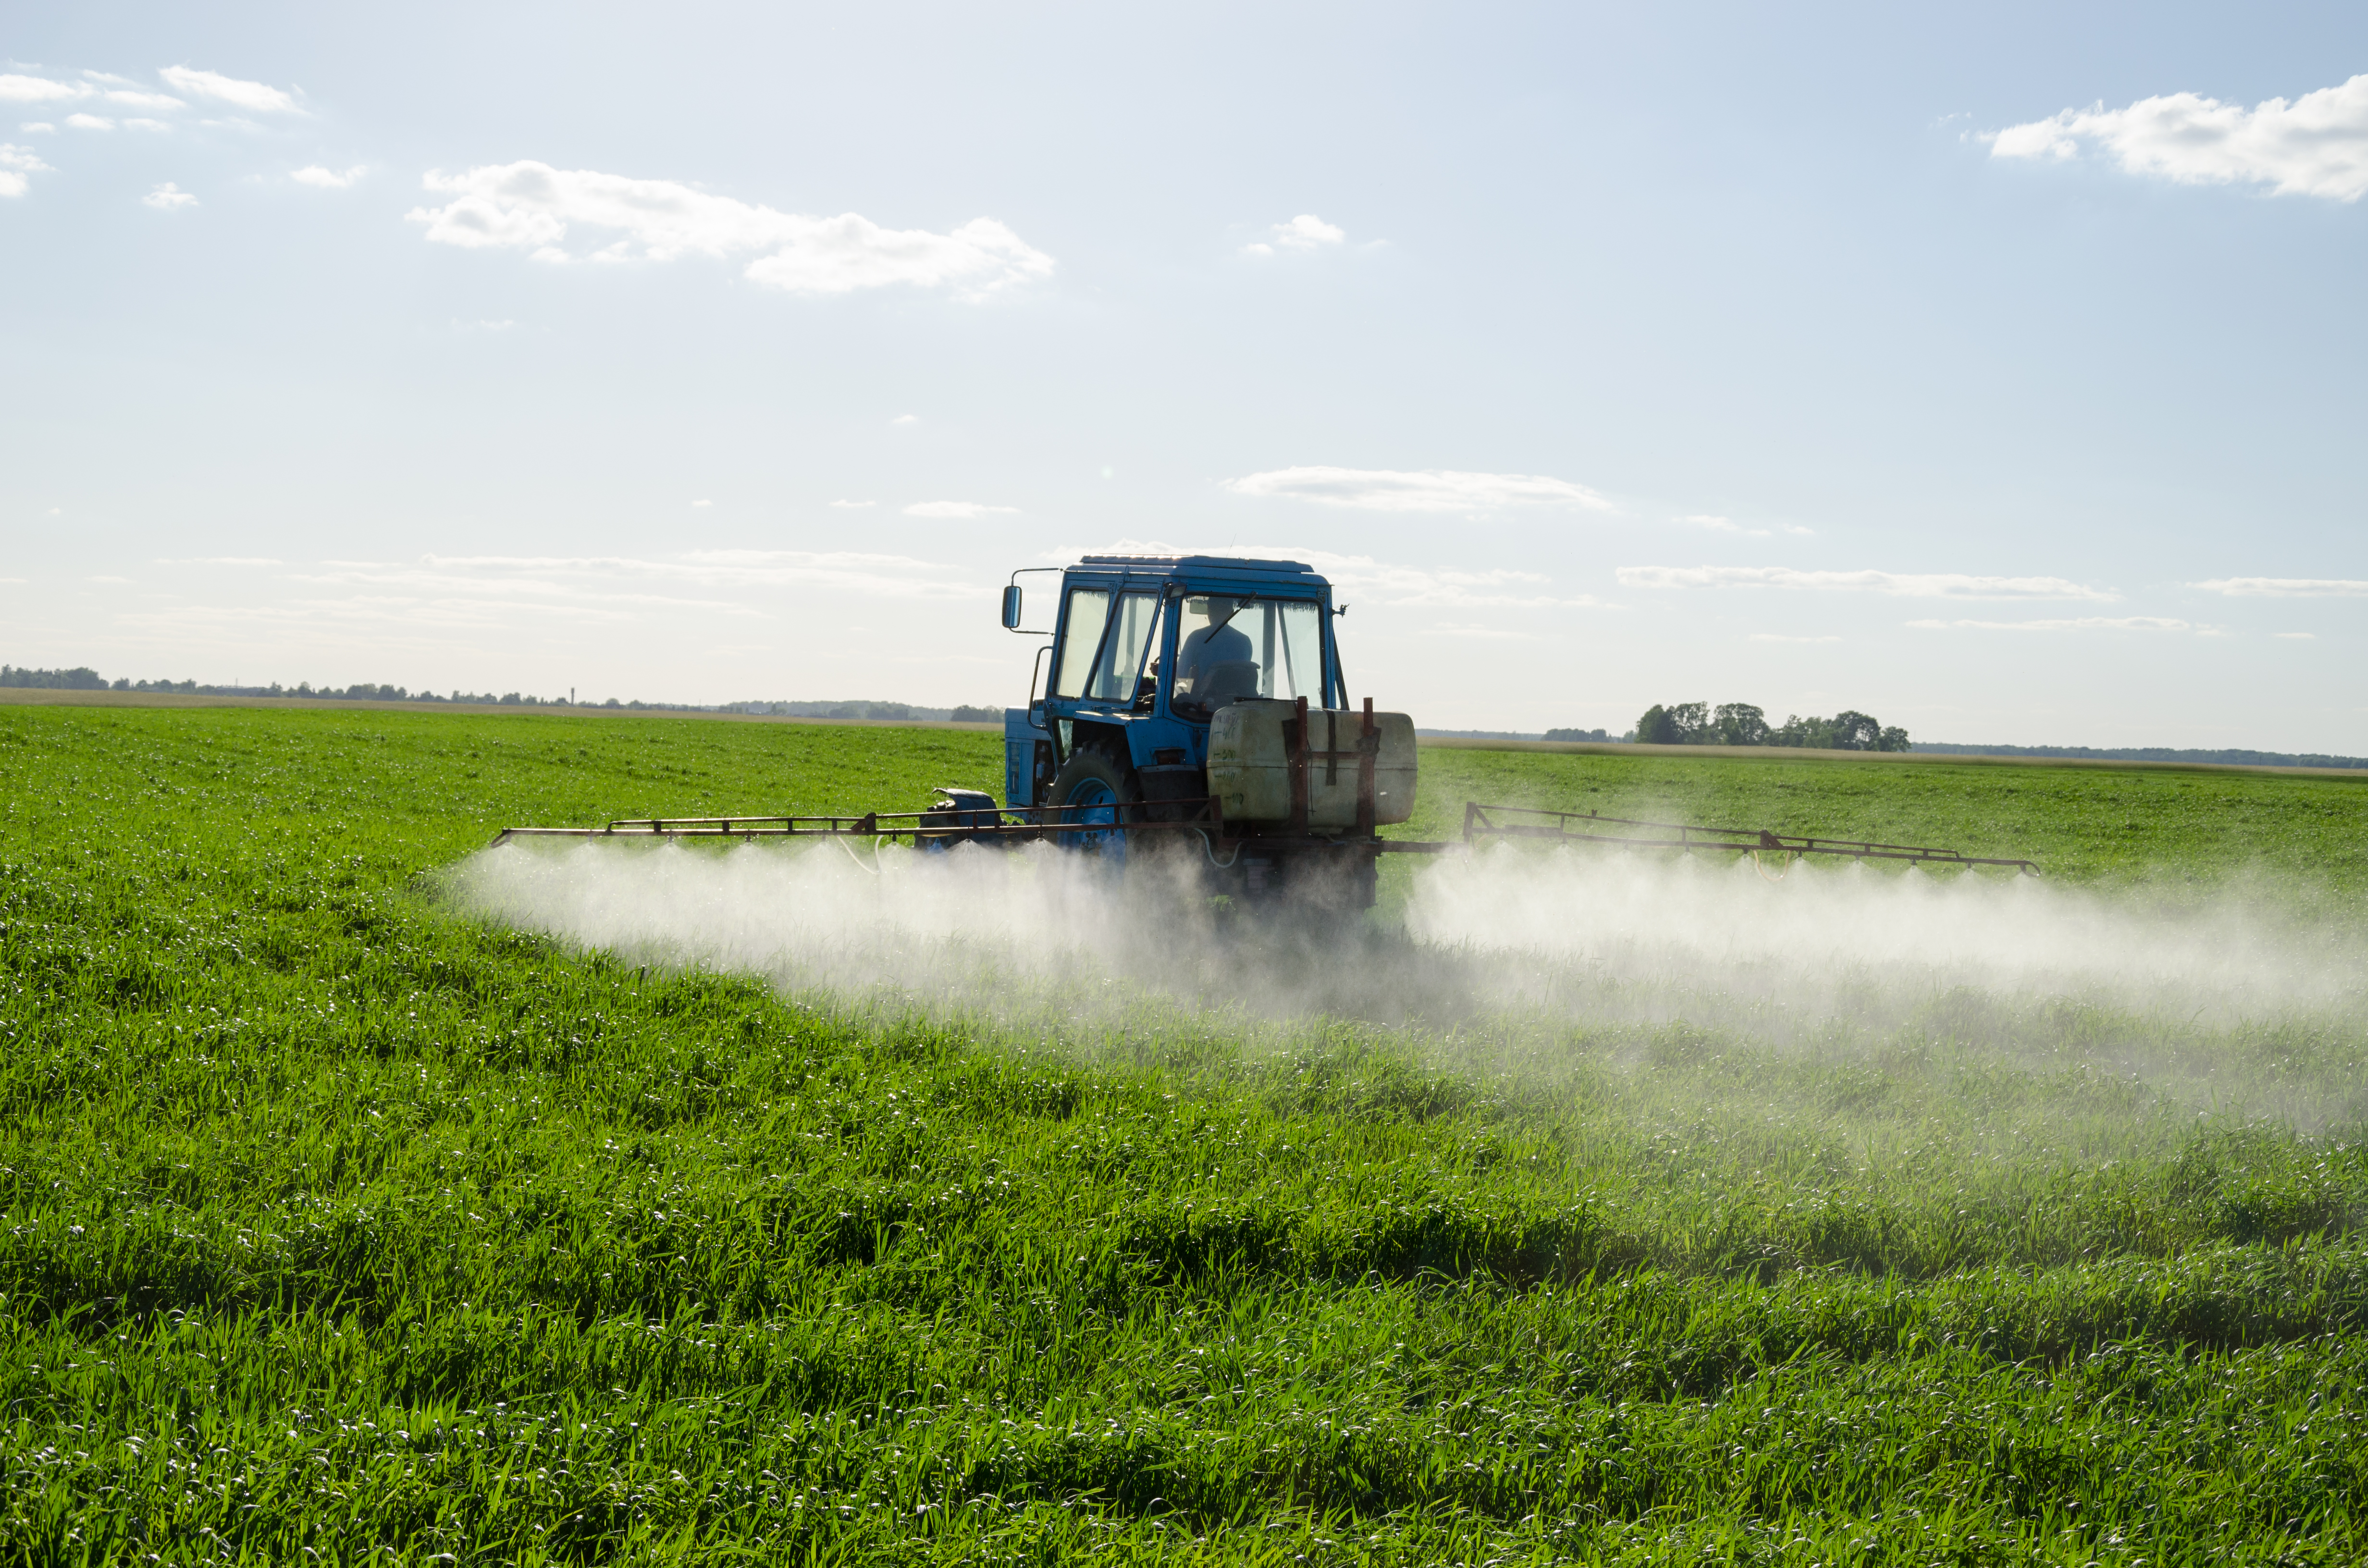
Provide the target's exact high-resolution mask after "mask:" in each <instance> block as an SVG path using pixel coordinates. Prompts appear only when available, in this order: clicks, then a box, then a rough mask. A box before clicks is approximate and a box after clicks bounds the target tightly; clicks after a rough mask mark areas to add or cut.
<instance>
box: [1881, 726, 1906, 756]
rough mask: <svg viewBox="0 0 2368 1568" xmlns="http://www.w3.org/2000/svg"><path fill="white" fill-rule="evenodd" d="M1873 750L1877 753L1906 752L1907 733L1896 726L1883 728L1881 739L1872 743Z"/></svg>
mask: <svg viewBox="0 0 2368 1568" xmlns="http://www.w3.org/2000/svg"><path fill="white" fill-rule="evenodd" d="M1874 749H1875V750H1877V751H1906V750H1907V731H1905V730H1903V729H1901V728H1900V727H1899V726H1898V725H1896V724H1890V725H1886V726H1884V732H1883V735H1882V738H1881V739H1879V740H1877V741H1876V742H1875V743H1874Z"/></svg>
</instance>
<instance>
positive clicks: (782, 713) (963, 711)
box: [0, 665, 1003, 724]
mask: <svg viewBox="0 0 2368 1568" xmlns="http://www.w3.org/2000/svg"><path fill="white" fill-rule="evenodd" d="M6 686H16V687H40V688H41V689H44V690H50V691H157V692H166V693H170V694H173V695H176V696H181V697H311V698H325V699H330V700H333V701H341V702H456V703H473V704H482V705H484V706H486V707H498V708H565V707H569V706H571V704H570V703H569V701H568V699H566V698H564V697H533V696H529V695H528V694H526V693H524V692H518V691H506V692H502V693H500V694H498V695H496V694H495V693H493V692H490V691H460V690H454V691H450V692H438V691H427V690H424V689H423V690H419V691H414V690H411V689H410V688H409V687H400V686H381V685H378V684H376V683H374V682H370V681H361V682H358V683H357V684H355V685H353V686H348V687H334V686H321V687H316V686H314V685H313V683H312V682H310V681H299V682H298V683H297V684H295V685H294V686H282V685H280V684H279V682H278V681H273V682H272V683H271V684H270V685H269V686H209V685H206V684H205V683H203V682H201V681H194V680H129V679H124V678H120V677H119V678H117V679H115V680H108V678H107V677H106V676H102V675H100V674H99V673H98V672H97V670H94V669H90V668H88V667H86V666H79V667H76V668H74V669H71V670H33V669H20V668H18V667H17V666H16V665H0V687H6ZM582 706H584V707H586V708H592V707H598V708H602V709H612V708H613V709H621V710H626V711H629V712H655V713H755V714H762V715H768V716H773V717H779V718H791V719H886V720H894V721H903V722H916V721H919V722H928V721H932V720H947V719H951V721H953V722H955V723H957V724H995V723H1000V722H1002V720H1003V710H1001V709H1000V708H972V707H960V708H917V707H915V706H914V705H913V704H911V703H909V702H869V701H862V702H845V701H837V702H726V703H723V704H722V705H721V706H719V707H700V706H698V705H696V704H693V703H689V702H643V701H641V700H640V699H634V700H632V701H630V702H620V701H619V700H618V699H615V698H613V697H611V698H609V699H608V700H607V701H605V702H600V703H591V702H586V703H584V704H582Z"/></svg>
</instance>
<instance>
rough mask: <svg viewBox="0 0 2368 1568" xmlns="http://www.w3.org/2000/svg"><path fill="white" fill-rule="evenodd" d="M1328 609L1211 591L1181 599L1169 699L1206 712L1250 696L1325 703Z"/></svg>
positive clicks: (1203, 715) (1189, 710)
mask: <svg viewBox="0 0 2368 1568" xmlns="http://www.w3.org/2000/svg"><path fill="white" fill-rule="evenodd" d="M1322 616H1323V612H1322V611H1321V610H1320V609H1319V608H1317V607H1316V606H1315V604H1314V603H1312V602H1310V601H1309V600H1306V599H1258V598H1234V597H1226V596H1223V595H1217V594H1209V595H1203V596H1200V597H1191V598H1186V599H1182V600H1179V601H1178V617H1177V623H1176V679H1175V684H1174V685H1173V686H1172V687H1170V689H1169V696H1168V706H1169V707H1170V708H1171V709H1173V710H1174V711H1175V712H1176V714H1177V716H1178V718H1184V719H1194V720H1205V719H1207V718H1208V717H1209V715H1210V714H1212V713H1213V712H1215V711H1216V710H1218V709H1220V708H1223V707H1224V706H1225V704H1227V703H1229V702H1239V701H1242V700H1244V699H1248V698H1280V699H1282V700H1284V701H1286V702H1287V701H1289V700H1291V699H1292V698H1296V697H1304V698H1305V699H1307V700H1308V701H1309V702H1310V703H1311V704H1313V705H1315V706H1316V707H1321V706H1323V703H1324V622H1323V618H1322Z"/></svg>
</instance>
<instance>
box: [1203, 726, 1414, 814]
mask: <svg viewBox="0 0 2368 1568" xmlns="http://www.w3.org/2000/svg"><path fill="white" fill-rule="evenodd" d="M1298 717H1299V705H1298V704H1297V703H1296V702H1274V701H1248V702H1235V703H1230V704H1228V705H1227V706H1225V707H1224V708H1220V709H1218V710H1217V711H1216V712H1215V713H1214V714H1213V715H1212V716H1211V718H1210V721H1209V793H1210V794H1212V795H1213V796H1215V797H1216V800H1217V806H1218V809H1219V810H1220V811H1222V812H1224V818H1225V821H1226V822H1228V823H1257V824H1260V825H1262V826H1263V825H1272V824H1282V823H1287V822H1289V821H1290V820H1291V745H1290V743H1289V740H1288V738H1287V731H1286V729H1285V726H1286V725H1287V724H1289V723H1291V722H1293V721H1295V720H1296V719H1297V718H1298ZM1364 721H1365V716H1364V714H1363V713H1362V712H1360V711H1351V710H1338V709H1329V708H1311V709H1309V710H1307V728H1308V732H1309V733H1308V736H1307V749H1308V750H1309V751H1310V752H1312V753H1314V754H1315V755H1314V756H1311V757H1310V758H1309V760H1308V764H1307V825H1308V827H1309V828H1310V829H1311V830H1313V831H1315V832H1318V833H1337V832H1338V831H1340V830H1342V829H1344V828H1353V827H1355V826H1356V825H1357V765H1358V760H1359V759H1358V756H1357V738H1358V736H1359V735H1360V734H1361V733H1363V726H1364ZM1373 727H1374V729H1376V730H1378V731H1379V732H1380V733H1381V750H1380V754H1379V755H1378V756H1376V757H1375V759H1374V767H1373V823H1374V825H1376V826H1380V825H1383V824H1388V823H1399V822H1405V821H1406V819H1407V818H1409V817H1411V816H1413V815H1414V785H1415V755H1414V721H1413V720H1412V719H1410V718H1408V717H1407V716H1406V714H1404V713H1376V714H1374V715H1373ZM1327 752H1330V753H1334V754H1337V755H1335V756H1325V755H1324V754H1325V753H1327Z"/></svg>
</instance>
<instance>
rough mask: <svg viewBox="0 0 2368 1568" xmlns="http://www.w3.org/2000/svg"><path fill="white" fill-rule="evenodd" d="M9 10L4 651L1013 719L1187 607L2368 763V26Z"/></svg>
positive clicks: (1251, 14) (1366, 690)
mask: <svg viewBox="0 0 2368 1568" xmlns="http://www.w3.org/2000/svg"><path fill="white" fill-rule="evenodd" d="M6 16H7V25H6V28H0V53H5V56H6V59H5V62H0V334H5V336H0V343H5V349H6V351H5V357H0V364H5V367H6V374H5V375H0V415H4V417H0V661H6V662H8V663H13V664H17V665H33V666H37V667H40V666H70V665H91V666H94V667H96V668H97V669H99V670H100V671H101V672H102V673H104V674H106V675H108V676H131V677H134V678H172V679H183V678H188V679H196V680H199V681H203V682H233V681H235V682H241V683H246V684H260V683H268V682H270V681H275V680H276V681H279V682H282V683H284V684H290V685H292V684H294V683H296V682H297V681H300V680H303V681H310V682H313V684H315V685H327V684H334V685H337V686H344V685H347V684H349V683H352V682H357V681H370V682H383V683H392V684H401V685H404V686H407V687H415V688H417V687H429V688H433V689H437V690H450V689H452V688H456V687H457V688H461V689H466V690H471V691H484V690H497V691H508V690H524V691H528V692H531V693H537V694H541V695H544V696H556V695H564V694H565V693H566V692H567V691H569V690H570V689H573V690H574V691H575V692H576V694H577V695H578V696H579V697H580V698H582V699H586V700H601V699H607V698H610V697H616V698H620V699H635V698H638V699H644V700H678V701H688V702H721V701H729V700H737V699H851V698H870V699H889V700H902V701H907V702H915V703H932V704H953V703H977V704H985V705H989V706H996V707H1001V706H1005V705H1008V704H1015V703H1018V702H1019V701H1021V700H1022V699H1024V697H1025V694H1026V689H1027V684H1028V679H1029V670H1030V657H1031V653H1032V643H1031V642H1030V641H1028V640H1025V639H1020V638H1016V637H1013V636H1012V635H1010V634H1008V633H1007V632H1005V631H1002V630H1001V629H1000V627H999V625H998V624H997V608H998V597H999V593H1000V589H1001V586H1002V585H1003V584H1004V583H1005V581H1007V579H1008V576H1009V574H1011V573H1012V572H1013V571H1014V570H1015V569H1017V568H1021V567H1034V566H1044V565H1048V564H1057V563H1060V562H1064V561H1067V560H1073V559H1075V557H1076V554H1077V553H1079V552H1081V551H1087V550H1109V549H1122V550H1133V551H1169V550H1189V551H1215V552H1227V553H1239V554H1260V555H1276V556H1283V557H1288V558H1291V559H1296V560H1301V561H1305V562H1311V563H1313V564H1315V566H1316V567H1317V568H1318V569H1319V570H1320V571H1322V572H1324V573H1325V574H1326V575H1327V576H1329V577H1330V578H1331V579H1332V580H1333V581H1334V582H1335V583H1336V584H1337V585H1338V598H1339V600H1341V601H1342V602H1345V603H1346V604H1347V605H1348V606H1349V614H1348V615H1347V616H1346V617H1345V618H1344V619H1342V620H1341V622H1340V624H1339V630H1340V634H1341V639H1342V647H1343V657H1344V664H1345V666H1346V672H1347V675H1348V679H1349V691H1350V695H1351V698H1352V699H1361V698H1363V697H1364V696H1367V695H1370V696H1372V697H1373V698H1374V699H1375V700H1376V703H1377V704H1378V705H1379V706H1381V707H1383V708H1385V709H1391V710H1403V711H1406V712H1410V713H1412V714H1413V715H1414V716H1415V718H1416V721H1417V722H1418V723H1420V724H1422V725H1424V726H1425V727H1429V728H1442V729H1452V728H1474V729H1508V730H1520V731H1538V730H1543V729H1545V728H1548V727H1563V726H1571V727H1579V728H1595V727H1603V728H1606V729H1608V730H1610V731H1611V733H1615V734H1616V733H1619V732H1620V731H1622V730H1623V729H1625V728H1627V727H1628V726H1630V725H1632V724H1633V723H1634V722H1635V719H1636V716H1637V715H1638V713H1639V712H1641V711H1642V710H1644V709H1645V707H1646V706H1647V705H1649V704H1651V703H1654V702H1664V703H1668V702H1679V701H1688V700H1704V701H1709V702H1728V701H1741V702H1750V703H1755V704H1757V705H1759V706H1760V707H1762V708H1764V709H1765V710H1767V711H1768V712H1769V714H1770V717H1771V718H1781V717H1782V716H1783V715H1785V714H1788V713H1794V712H1799V713H1820V714H1823V713H1830V712H1833V711H1835V710H1838V709H1842V708H1851V709H1857V710H1861V711H1865V712H1869V713H1873V714H1874V715H1876V716H1877V717H1878V718H1879V719H1880V720H1881V722H1884V723H1885V724H1896V725H1901V726H1904V727H1905V728H1907V730H1908V731H1909V733H1911V734H1912V735H1914V736H1916V737H1918V738H1920V739H1925V740H1932V741H1952V742H1959V743H1984V742H1987V743H2011V744H2086V745H2099V746H2112V745H2176V746H2255V747H2261V748H2267V749H2279V750H2308V751H2321V752H2340V753H2349V754H2368V677H2363V674H2362V672H2363V671H2368V527H2363V525H2368V381H2363V374H2362V370H2363V367H2368V286H2363V285H2368V267H2363V262H2368V200H2363V199H2362V198H2363V195H2368V8H2363V7H2362V6H2357V5H2349V6H2164V5H2148V6H2112V5H2100V6H2082V7H2074V8H2068V9H2067V8H2066V7H2062V6H2018V5H1994V6H1981V7H1899V6H1805V7H1798V6H1796V7H1770V6H1745V5H1735V6H1686V5H1671V6H1649V7H1640V6H1608V5H1607V6H1593V5H1576V4H1562V5H1548V6H1514V5H1485V4H1460V5H1455V6H1443V5H1441V6H1405V5H1388V4H1363V5H1354V6H1350V5H1304V6H1272V5H1263V6H1228V5H1210V4H1202V5H1195V6H1173V5H1169V6H1156V5H1141V6H1108V5H1098V6H1087V5H1002V4H992V3H980V0H968V3H964V4H959V5H956V4H945V5H934V4H883V5H877V6H860V7H851V6H780V5H771V6H738V5H716V4H696V3H693V4H680V5H675V6H666V7H649V6H619V5H604V4H569V5H564V6H562V5H536V4H518V5H506V6H492V7H488V6H466V7H463V6H451V5H439V4H432V3H431V4H425V5H414V6H399V7H385V6H380V7H360V6H316V5H302V6H300V5H293V4H286V5H236V4H231V5H223V6H202V7H200V6H179V5H173V6H167V5H111V4H95V5H89V6H41V7H35V6H23V5H19V6H13V7H11V8H10V9H9V11H8V12H7V13H6ZM1047 581H1049V579H1045V578H1042V577H1035V578H1028V579H1023V582H1024V583H1025V584H1028V585H1031V586H1030V592H1031V593H1032V594H1034V595H1038V596H1041V594H1042V588H1041V587H1040V586H1034V585H1042V584H1044V583H1046V582H1047ZM1031 604H1041V597H1038V598H1034V599H1031ZM1030 622H1031V624H1033V623H1037V616H1036V614H1035V613H1031V615H1030Z"/></svg>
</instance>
